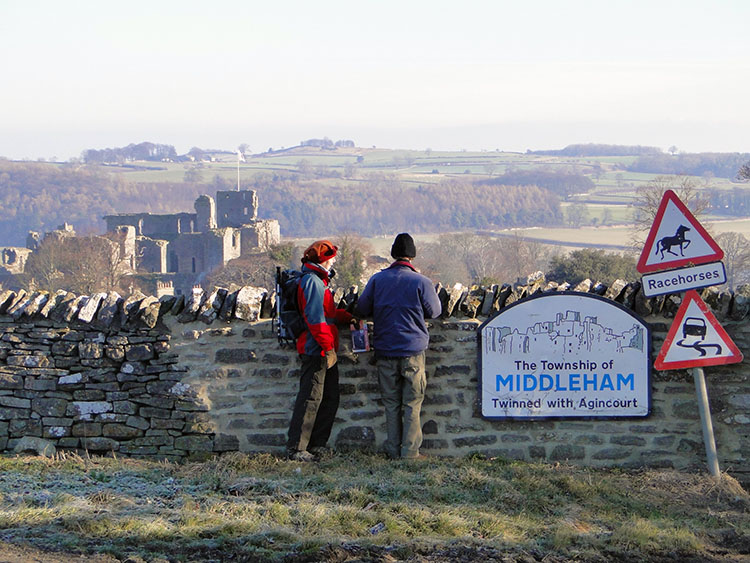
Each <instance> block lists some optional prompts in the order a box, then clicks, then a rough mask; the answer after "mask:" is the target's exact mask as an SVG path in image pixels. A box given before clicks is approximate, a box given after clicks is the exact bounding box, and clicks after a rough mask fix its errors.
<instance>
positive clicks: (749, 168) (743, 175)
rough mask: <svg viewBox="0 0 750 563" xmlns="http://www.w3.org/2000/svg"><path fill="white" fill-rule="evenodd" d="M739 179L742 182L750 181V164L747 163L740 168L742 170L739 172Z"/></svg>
mask: <svg viewBox="0 0 750 563" xmlns="http://www.w3.org/2000/svg"><path fill="white" fill-rule="evenodd" d="M737 178H739V179H740V180H750V162H746V163H745V164H743V165H742V166H740V170H739V172H737Z"/></svg>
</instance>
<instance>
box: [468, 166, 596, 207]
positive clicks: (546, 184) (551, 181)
mask: <svg viewBox="0 0 750 563" xmlns="http://www.w3.org/2000/svg"><path fill="white" fill-rule="evenodd" d="M480 183H481V184H485V185H490V186H497V185H502V186H538V187H540V188H544V189H547V190H549V191H551V192H553V193H554V194H556V195H557V196H559V197H561V198H563V199H565V198H567V197H569V196H571V195H573V194H578V193H587V192H589V191H591V190H593V189H594V188H595V187H596V185H595V184H594V182H593V180H592V179H591V178H589V177H588V176H584V175H583V174H580V173H578V172H574V171H571V170H566V169H558V168H552V167H544V168H532V169H510V170H508V171H506V172H505V173H504V174H501V175H500V176H496V177H494V178H490V179H488V180H482V181H481V182H480Z"/></svg>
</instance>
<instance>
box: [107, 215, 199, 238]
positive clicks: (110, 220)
mask: <svg viewBox="0 0 750 563" xmlns="http://www.w3.org/2000/svg"><path fill="white" fill-rule="evenodd" d="M104 221H105V222H106V223H107V231H108V232H113V231H115V230H116V229H117V227H118V226H120V225H130V226H133V227H135V234H136V236H145V237H149V238H154V239H165V240H172V239H174V238H175V237H176V236H177V235H180V234H182V233H193V232H196V222H197V216H196V214H195V213H172V214H167V215H155V214H152V213H123V214H117V215H105V216H104Z"/></svg>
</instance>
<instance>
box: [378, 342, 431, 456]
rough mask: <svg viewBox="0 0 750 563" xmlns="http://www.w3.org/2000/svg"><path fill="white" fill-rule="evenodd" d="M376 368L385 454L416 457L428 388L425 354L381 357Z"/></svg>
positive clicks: (420, 440)
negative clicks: (426, 389)
mask: <svg viewBox="0 0 750 563" xmlns="http://www.w3.org/2000/svg"><path fill="white" fill-rule="evenodd" d="M377 366H378V382H379V383H380V394H381V397H382V399H383V405H384V406H385V422H386V430H387V434H388V437H387V439H386V441H385V452H386V454H388V456H389V457H391V458H398V457H404V458H410V457H417V456H418V455H419V447H420V446H421V445H422V423H421V422H420V419H419V415H420V411H421V410H422V401H423V400H424V392H425V388H426V387H427V377H426V376H425V371H424V352H421V353H419V354H416V355H414V356H405V357H389V356H378V363H377Z"/></svg>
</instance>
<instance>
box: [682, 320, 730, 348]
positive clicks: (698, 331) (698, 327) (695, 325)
mask: <svg viewBox="0 0 750 563" xmlns="http://www.w3.org/2000/svg"><path fill="white" fill-rule="evenodd" d="M688 336H695V337H698V340H696V341H693V342H687V338H688ZM705 338H706V320H705V319H702V318H700V317H688V318H686V319H685V322H683V323H682V340H680V341H678V342H677V346H682V347H683V348H692V349H693V350H695V351H696V352H698V354H700V356H701V357H703V356H705V355H706V354H707V353H708V350H709V349H713V350H715V351H716V355H717V356H718V355H719V354H721V351H722V348H721V344H712V343H708V344H704V343H703V340H704V339H705Z"/></svg>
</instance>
